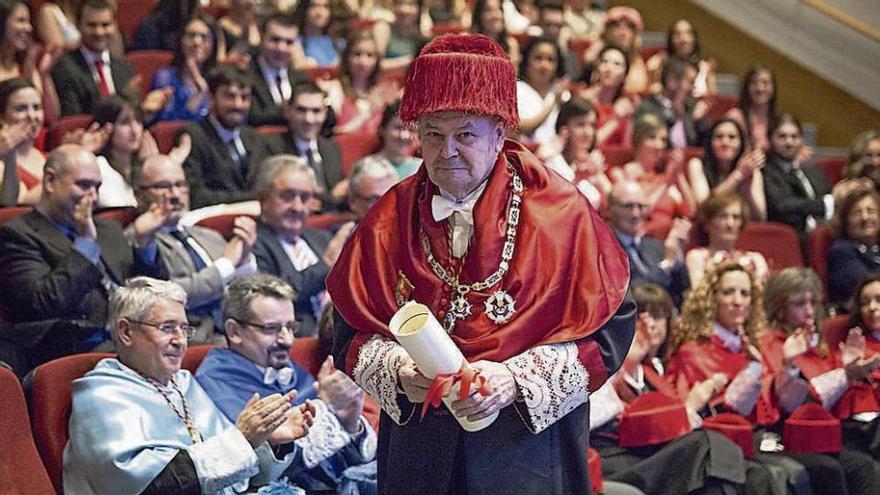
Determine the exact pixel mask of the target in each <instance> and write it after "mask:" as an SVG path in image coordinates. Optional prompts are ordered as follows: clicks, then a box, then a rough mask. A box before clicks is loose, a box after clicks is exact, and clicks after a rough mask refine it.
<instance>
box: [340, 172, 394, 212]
mask: <svg viewBox="0 0 880 495" xmlns="http://www.w3.org/2000/svg"><path fill="white" fill-rule="evenodd" d="M397 181H398V179H397V171H396V170H394V167H392V166H391V164H389V163H388V162H384V161H378V160H361V161H359V162H357V163H356V164H355V166H354V169H353V170H352V171H351V179H350V185H349V188H348V198H347V200H346V202H345V204H346V206H347V207H348V210H349V211H350V212H351V213H352V214H354V221H355V222H358V221H360V220H361V219H362V218H364V215H366V214H367V212H368V211H369V210H370V208H371V207H372V206H373V205H374V204H376V202H377V201H379V198H381V197H382V195H384V194H385V193H386V192H388V190H389V189H391V188H392V187H394V184H396V183H397ZM352 227H353V225H352Z"/></svg>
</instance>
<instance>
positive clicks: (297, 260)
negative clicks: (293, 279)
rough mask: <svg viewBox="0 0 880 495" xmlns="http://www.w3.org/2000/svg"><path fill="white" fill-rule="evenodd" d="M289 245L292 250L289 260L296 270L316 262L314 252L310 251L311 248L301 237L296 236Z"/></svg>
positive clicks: (303, 268)
mask: <svg viewBox="0 0 880 495" xmlns="http://www.w3.org/2000/svg"><path fill="white" fill-rule="evenodd" d="M290 247H291V249H292V251H293V259H292V260H291V261H292V262H293V267H294V268H296V271H298V272H301V271H303V270H305V269H306V268H308V267H310V266H312V265H314V264H316V263H318V257H317V256H315V253H314V252H312V249H311V248H310V247H309V245H308V244H307V243H306V241H305V240H303V238H302V237H297V238H296V239H295V240H294V241H293V242H292V243H291V246H290Z"/></svg>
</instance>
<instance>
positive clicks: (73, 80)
mask: <svg viewBox="0 0 880 495" xmlns="http://www.w3.org/2000/svg"><path fill="white" fill-rule="evenodd" d="M77 26H78V27H79V30H80V32H81V33H82V46H81V47H80V49H79V50H75V51H72V52H70V53H68V54H66V55H64V56H63V57H61V60H59V61H58V64H57V65H56V66H55V68H54V69H53V70H52V78H53V79H54V81H55V87H56V88H57V90H58V97H59V100H60V102H61V114H62V115H75V114H82V113H92V110H93V108H94V107H95V105H96V104H97V102H98V100H99V99H100V98H101V97H102V96H109V95H112V94H116V93H123V94H130V93H131V92H132V91H136V80H135V79H134V75H135V74H134V69H133V68H132V67H131V65H129V63H128V62H126V61H125V59H124V58H119V57H116V56H114V55H112V54H111V53H110V46H111V44H112V42H113V37H114V36H115V35H116V32H117V29H116V8H115V5H114V4H112V3H110V0H83V2H82V3H81V4H80V6H79V10H78V11H77Z"/></svg>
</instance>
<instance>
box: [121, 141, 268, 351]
mask: <svg viewBox="0 0 880 495" xmlns="http://www.w3.org/2000/svg"><path fill="white" fill-rule="evenodd" d="M135 170H137V173H135V174H134V177H133V178H134V183H135V185H136V187H137V198H138V208H139V209H140V210H141V211H147V210H149V208H150V207H151V206H152V205H153V204H159V205H160V206H161V207H163V208H167V209H168V210H170V212H171V213H170V214H169V215H168V218H166V219H165V222H164V223H163V224H162V226H161V227H160V229H159V231H158V232H157V233H156V241H157V244H158V246H159V259H160V261H161V262H162V263H163V264H164V266H165V269H166V270H167V271H168V276H169V280H171V281H172V282H175V283H177V284H179V285H180V286H181V287H182V288H183V290H184V292H186V296H187V305H186V312H187V316H188V317H189V321H190V323H192V324H193V325H194V326H195V328H196V333H195V334H194V335H192V336H191V337H190V343H192V344H221V343H223V342H224V339H223V335H222V332H223V323H222V322H223V319H222V314H221V311H220V303H221V301H222V299H223V290H224V288H225V287H226V285H227V284H228V283H229V282H230V281H231V280H232V279H233V278H234V277H238V276H241V275H248V274H251V273H255V272H256V271H257V262H256V259H255V258H254V256H253V255H252V254H251V249H252V248H253V246H254V243H255V242H256V239H257V227H256V223H255V222H254V220H253V219H251V218H250V217H246V216H242V217H238V218H236V219H235V221H234V224H233V228H232V237H231V239H230V240H229V241H226V240H224V239H223V237H222V236H221V235H220V234H218V233H217V232H215V231H213V230H211V229H206V228H203V227H199V226H192V227H187V226H183V225H180V218H181V216H182V215H184V214H185V213H186V212H187V211H189V185H188V183H187V182H186V176H185V175H184V173H183V167H182V166H181V165H180V162H178V161H176V160H174V159H173V158H171V157H169V156H167V155H155V156H152V157H150V158H148V159H147V160H146V161H144V164H143V166H142V167H139V168H138V169H135ZM128 233H129V234H130V233H131V229H129V232H128Z"/></svg>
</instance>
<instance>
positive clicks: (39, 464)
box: [0, 367, 55, 495]
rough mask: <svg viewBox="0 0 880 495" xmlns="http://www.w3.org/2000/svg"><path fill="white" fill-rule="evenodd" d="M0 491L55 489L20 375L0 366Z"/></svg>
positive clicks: (45, 493)
mask: <svg viewBox="0 0 880 495" xmlns="http://www.w3.org/2000/svg"><path fill="white" fill-rule="evenodd" d="M0 397H2V398H3V400H2V401H0V437H2V438H3V448H2V449H0V493H3V494H18V493H21V494H25V493H27V494H29V495H31V494H33V495H54V493H55V489H54V488H53V487H52V481H51V480H50V479H49V474H48V473H46V468H45V466H43V461H42V460H40V455H39V453H37V446H36V445H34V437H33V436H32V434H31V425H30V420H29V419H28V411H27V403H26V402H25V400H24V393H23V392H22V390H21V384H20V383H19V381H18V377H16V376H15V374H14V373H12V372H11V371H9V370H8V369H6V368H3V367H0Z"/></svg>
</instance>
